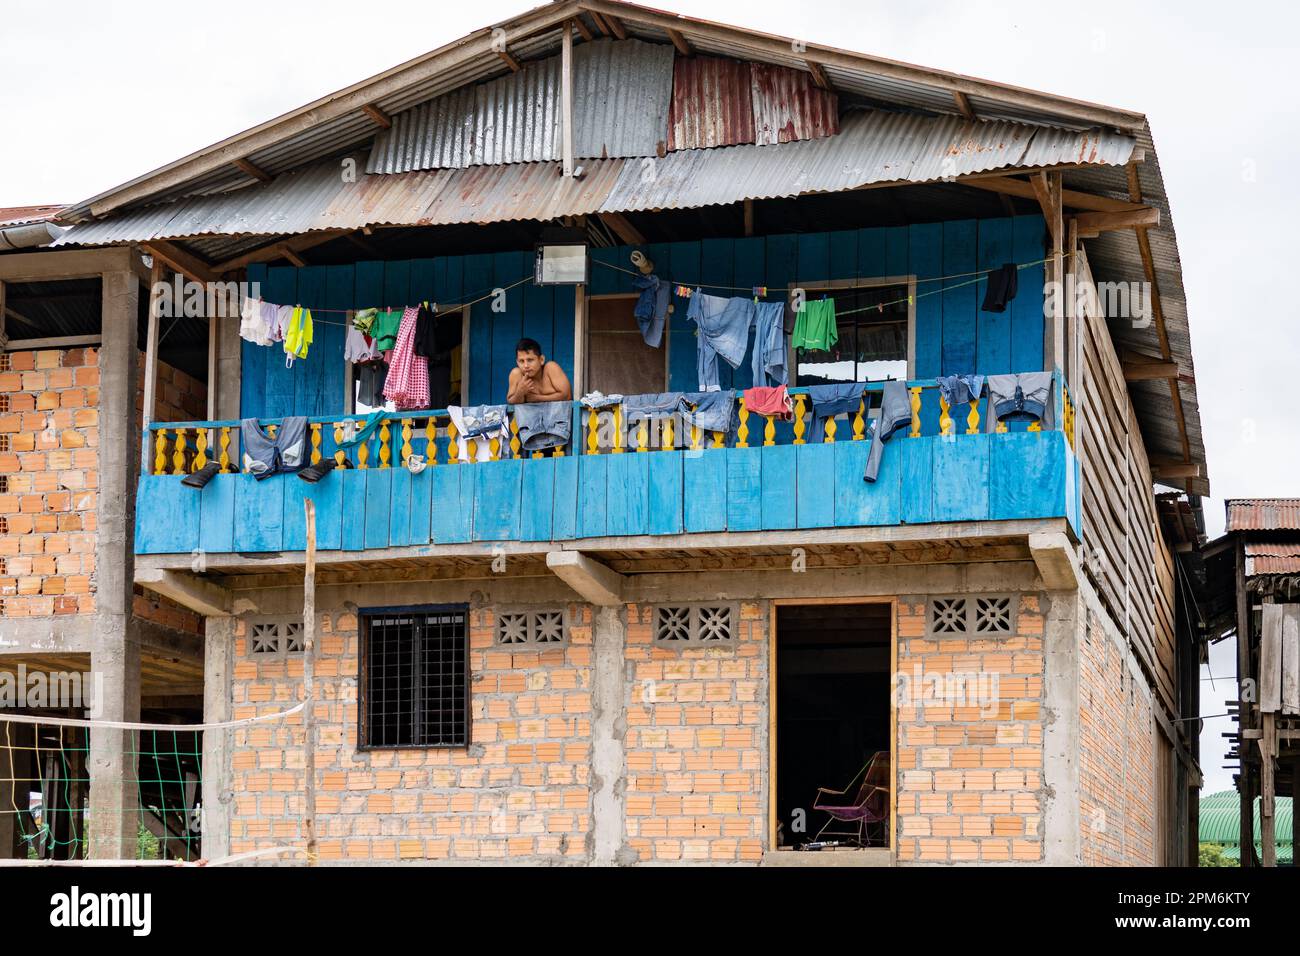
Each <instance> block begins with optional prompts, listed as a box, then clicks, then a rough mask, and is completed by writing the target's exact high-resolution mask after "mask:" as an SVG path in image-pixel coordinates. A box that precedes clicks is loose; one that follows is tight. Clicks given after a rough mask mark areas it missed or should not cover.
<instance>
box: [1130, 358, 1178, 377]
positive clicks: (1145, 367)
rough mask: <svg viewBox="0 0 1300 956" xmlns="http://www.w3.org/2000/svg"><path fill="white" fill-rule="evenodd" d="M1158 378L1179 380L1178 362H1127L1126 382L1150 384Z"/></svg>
mask: <svg viewBox="0 0 1300 956" xmlns="http://www.w3.org/2000/svg"><path fill="white" fill-rule="evenodd" d="M1158 378H1178V363H1177V362H1125V363H1124V381H1126V382H1149V381H1151V380H1152V379H1158Z"/></svg>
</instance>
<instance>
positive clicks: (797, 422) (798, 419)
mask: <svg viewBox="0 0 1300 956" xmlns="http://www.w3.org/2000/svg"><path fill="white" fill-rule="evenodd" d="M807 397H808V396H807V395H804V394H803V393H802V392H800V393H799V394H798V395H796V396H795V397H794V443H795V444H796V445H802V444H803V433H804V429H805V428H806V426H805V425H804V423H803V404H804V399H806V398H807Z"/></svg>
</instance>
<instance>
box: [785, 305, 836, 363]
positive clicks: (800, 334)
mask: <svg viewBox="0 0 1300 956" xmlns="http://www.w3.org/2000/svg"><path fill="white" fill-rule="evenodd" d="M839 340H840V331H839V328H838V326H837V325H836V323H835V300H834V299H815V300H813V301H811V302H808V301H805V302H804V304H803V308H802V309H801V310H800V311H799V314H798V316H797V317H796V318H795V320H794V335H793V337H792V338H791V341H790V344H791V345H792V346H794V347H795V348H797V349H803V350H805V351H812V352H828V351H830V348H831V346H832V345H834V344H835V343H836V342H838V341H839Z"/></svg>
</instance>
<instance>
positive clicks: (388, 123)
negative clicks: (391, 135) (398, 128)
mask: <svg viewBox="0 0 1300 956" xmlns="http://www.w3.org/2000/svg"><path fill="white" fill-rule="evenodd" d="M361 112H363V113H365V114H366V115H367V116H369V117H370V118H371V119H372V120H374V121H375V125H376V126H380V127H383V128H384V129H392V126H393V118H392V117H391V116H389V115H388V114H387V113H386V112H385V111H384V110H383V109H382V108H380V107H378V106H376V105H375V104H374V103H368V104H366V105H365V106H363V107H361Z"/></svg>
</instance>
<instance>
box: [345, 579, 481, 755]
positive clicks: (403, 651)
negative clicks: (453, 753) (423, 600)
mask: <svg viewBox="0 0 1300 956" xmlns="http://www.w3.org/2000/svg"><path fill="white" fill-rule="evenodd" d="M361 623H362V658H361V671H362V673H361V694H362V698H361V707H360V708H359V710H360V713H361V729H360V730H361V732H360V740H361V746H362V747H371V748H378V747H464V746H466V745H467V744H468V743H469V614H468V610H467V609H466V608H465V607H464V606H463V605H454V606H444V607H419V608H382V609H373V610H364V611H362V614H361Z"/></svg>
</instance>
